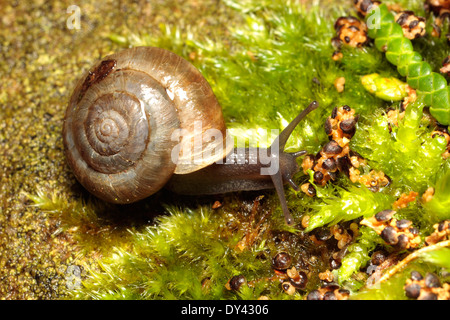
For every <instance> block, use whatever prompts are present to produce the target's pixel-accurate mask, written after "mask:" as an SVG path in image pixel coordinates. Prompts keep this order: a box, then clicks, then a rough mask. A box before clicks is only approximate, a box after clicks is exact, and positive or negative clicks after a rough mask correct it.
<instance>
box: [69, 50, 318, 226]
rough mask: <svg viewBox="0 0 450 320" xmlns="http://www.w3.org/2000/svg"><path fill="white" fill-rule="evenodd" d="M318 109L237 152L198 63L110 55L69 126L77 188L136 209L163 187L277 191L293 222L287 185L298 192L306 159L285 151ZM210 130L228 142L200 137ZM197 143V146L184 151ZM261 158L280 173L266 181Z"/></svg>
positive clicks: (86, 84) (152, 53)
mask: <svg viewBox="0 0 450 320" xmlns="http://www.w3.org/2000/svg"><path fill="white" fill-rule="evenodd" d="M316 107H317V103H315V102H313V103H312V104H311V105H310V106H309V107H308V108H307V109H306V110H304V111H303V112H302V113H301V114H299V115H298V116H297V117H296V118H295V119H294V120H293V121H292V122H291V124H289V125H288V126H287V127H286V128H285V130H283V132H282V133H281V134H280V136H279V137H277V138H276V139H275V141H274V143H273V144H272V146H271V147H270V148H268V149H257V150H251V149H248V148H246V149H245V150H240V149H239V148H234V146H233V144H229V143H228V144H227V143H225V142H226V140H227V136H226V126H225V122H224V120H223V116H222V109H221V107H220V105H219V103H218V101H217V99H216V97H215V95H214V93H213V91H212V89H211V87H210V85H209V84H208V82H207V81H206V79H205V78H204V77H203V76H202V75H201V73H200V72H199V71H198V70H197V69H196V68H195V67H194V66H193V65H192V64H190V63H189V62H188V61H186V60H184V59H183V58H181V57H179V56H178V55H176V54H174V53H172V52H170V51H167V50H164V49H161V48H154V47H136V48H131V49H126V50H123V51H121V52H118V53H115V54H112V55H110V56H107V57H105V58H104V59H102V60H101V61H100V62H98V63H96V64H95V65H94V66H93V67H92V68H91V69H90V70H89V71H88V72H87V73H86V74H85V75H84V76H83V77H82V78H81V79H80V80H79V81H78V84H77V85H76V87H75V90H74V92H73V94H72V96H71V98H70V101H69V105H68V108H67V110H66V114H65V118H64V125H63V140H64V148H65V153H66V158H67V162H68V164H69V166H70V167H71V169H72V171H73V173H74V175H75V177H76V178H77V180H78V181H79V182H80V183H81V184H82V185H83V186H84V187H85V188H86V189H87V190H88V191H89V192H91V193H92V194H94V195H95V196H97V197H98V198H101V199H103V200H105V201H108V202H112V203H131V202H135V201H138V200H141V199H143V198H146V197H148V196H150V195H151V194H153V193H155V192H157V191H158V190H160V189H161V188H162V187H164V186H165V185H166V187H167V188H169V189H171V190H173V191H174V192H178V193H181V194H215V193H226V192H232V191H238V190H261V189H268V188H273V187H275V188H276V189H277V192H278V194H279V196H280V200H281V202H282V207H283V211H284V212H285V216H286V221H287V222H288V220H289V223H290V222H292V218H291V217H290V215H289V211H288V209H287V205H286V200H285V199H284V190H283V183H284V182H290V183H291V184H292V185H293V186H295V184H294V183H293V182H292V179H291V178H292V176H293V175H294V174H295V173H296V172H297V171H298V165H297V163H296V161H295V158H296V157H297V156H299V155H302V154H304V152H302V151H301V152H297V153H293V154H290V153H285V152H284V151H283V149H284V146H285V144H286V141H287V139H288V138H289V136H290V134H291V132H292V131H293V129H294V128H295V127H296V125H297V124H298V123H299V122H300V120H301V119H303V118H304V117H305V116H306V114H307V113H309V112H310V111H311V110H313V109H315V108H316ZM198 123H200V124H201V131H200V132H198V127H196V126H195V125H196V124H198ZM177 130H178V131H177ZM208 130H215V131H214V132H216V133H218V134H219V136H221V137H224V139H205V138H203V139H197V138H196V137H197V136H198V135H199V134H200V135H201V134H204V133H205V132H208ZM177 132H181V134H179V138H180V139H178V141H177V140H176V139H174V134H175V136H176V133H177ZM193 141H194V144H196V143H197V142H200V144H201V145H195V146H194V148H193V152H184V151H185V150H187V149H186V148H188V149H189V148H190V147H191V146H192V145H193ZM189 150H190V149H189ZM253 151H257V152H253ZM258 152H260V153H259V154H264V152H265V153H266V154H267V155H268V157H269V160H270V161H275V162H276V164H277V165H278V164H279V165H280V170H276V171H277V172H276V173H274V174H271V175H262V174H261V169H263V168H265V167H267V166H268V165H267V164H266V163H267V162H262V161H261V158H260V157H259V156H258ZM261 152H262V153H261ZM223 159H226V160H227V161H221V160H223ZM174 160H176V161H174ZM280 160H281V161H280ZM219 162H225V163H223V164H219ZM277 169H278V168H277Z"/></svg>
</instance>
